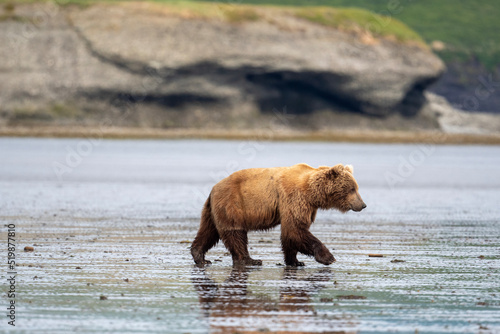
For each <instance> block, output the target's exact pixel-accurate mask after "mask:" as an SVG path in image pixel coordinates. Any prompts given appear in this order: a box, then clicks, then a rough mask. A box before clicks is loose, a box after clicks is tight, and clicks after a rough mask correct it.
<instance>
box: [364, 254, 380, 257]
mask: <svg viewBox="0 0 500 334" xmlns="http://www.w3.org/2000/svg"><path fill="white" fill-rule="evenodd" d="M368 257H384V256H383V255H382V254H368Z"/></svg>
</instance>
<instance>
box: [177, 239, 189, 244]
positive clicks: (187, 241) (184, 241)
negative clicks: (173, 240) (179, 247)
mask: <svg viewBox="0 0 500 334" xmlns="http://www.w3.org/2000/svg"><path fill="white" fill-rule="evenodd" d="M179 243H180V244H190V243H191V241H189V240H182V241H179Z"/></svg>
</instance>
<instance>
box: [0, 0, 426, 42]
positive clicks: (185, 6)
mask: <svg viewBox="0 0 500 334" xmlns="http://www.w3.org/2000/svg"><path fill="white" fill-rule="evenodd" d="M2 2H3V3H4V6H3V7H4V12H5V13H6V15H10V16H11V17H13V18H14V17H16V16H15V4H16V3H33V2H53V3H60V4H61V5H63V4H64V5H68V4H76V5H80V6H87V5H91V4H93V3H99V2H101V3H119V2H122V3H126V2H130V1H114V0H107V1H93V0H64V1H62V0H60V1H58V0H54V1H48V0H47V1H34V0H18V1H3V0H0V3H2ZM151 2H155V3H158V4H163V5H165V7H164V8H165V9H167V11H168V12H169V13H171V14H179V15H181V16H184V17H186V16H187V17H200V18H219V19H224V20H226V21H228V22H231V23H239V22H248V21H258V20H261V19H263V17H262V15H261V14H262V13H265V12H267V10H271V11H273V10H274V11H276V10H277V11H278V12H286V13H287V14H289V15H294V16H297V17H300V18H302V19H305V20H308V21H311V22H314V23H318V24H322V25H325V26H329V27H333V28H337V29H341V30H344V31H351V32H352V31H353V32H368V33H369V34H371V35H372V36H374V37H390V38H393V39H395V40H397V41H400V42H415V43H417V44H419V45H425V42H424V40H423V39H422V38H421V37H420V36H419V34H418V33H416V32H415V31H414V30H412V29H411V28H409V27H408V26H407V25H405V24H403V23H401V22H400V21H399V20H397V19H394V18H392V17H390V16H387V15H379V14H376V13H374V12H371V11H369V10H366V9H362V8H333V7H328V6H295V5H297V4H293V3H290V5H287V6H277V5H282V3H281V2H279V1H276V2H273V0H270V1H269V3H264V2H263V3H262V4H259V3H257V2H256V3H252V1H246V3H245V1H239V0H237V1H219V2H211V1H203V2H198V1H190V0H181V1H178V0H152V1H151ZM256 5H257V6H256ZM259 5H260V6H259ZM7 12H8V13H7ZM265 16H266V17H267V18H268V19H269V17H270V16H271V17H272V12H270V13H267V15H265ZM16 18H18V19H19V17H16ZM264 19H266V18H264Z"/></svg>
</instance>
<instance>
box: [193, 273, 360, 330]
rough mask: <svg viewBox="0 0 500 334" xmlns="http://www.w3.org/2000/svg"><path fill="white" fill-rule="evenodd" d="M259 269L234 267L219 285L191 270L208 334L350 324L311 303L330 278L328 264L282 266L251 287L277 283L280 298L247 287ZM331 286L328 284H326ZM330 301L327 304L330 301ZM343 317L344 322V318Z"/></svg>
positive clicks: (203, 274)
mask: <svg viewBox="0 0 500 334" xmlns="http://www.w3.org/2000/svg"><path fill="white" fill-rule="evenodd" d="M256 270H259V269H255V267H254V268H248V267H242V268H238V267H236V268H233V270H232V271H231V273H230V275H229V277H227V279H226V280H225V281H224V282H222V283H217V282H215V281H214V280H213V279H212V278H210V276H209V274H208V273H207V271H206V269H205V268H195V269H194V271H193V275H192V278H191V279H192V282H193V285H194V287H195V289H196V290H197V291H198V296H199V301H200V306H201V309H202V311H203V314H204V316H205V317H206V318H207V320H208V324H209V327H210V330H209V332H211V333H262V332H263V331H271V332H273V333H318V329H320V328H321V329H322V330H320V332H322V333H325V332H326V333H345V331H343V330H340V331H339V330H336V328H339V327H340V328H342V329H345V328H346V327H351V326H352V323H351V322H350V321H348V320H347V319H345V318H338V317H332V316H325V315H318V313H317V312H316V310H315V308H314V303H313V302H312V297H314V296H315V295H316V294H317V292H318V291H320V290H321V289H323V288H325V287H326V286H327V285H328V282H330V280H331V278H332V277H333V272H332V271H331V270H330V269H328V268H326V269H321V270H317V271H315V272H312V273H310V272H307V271H305V270H304V269H297V268H293V267H285V268H283V272H282V273H281V277H282V279H281V280H280V281H275V280H274V281H266V280H264V281H263V282H262V285H260V284H259V283H257V285H259V286H255V284H256V283H255V281H253V282H252V284H253V285H254V287H255V290H261V289H262V288H263V286H265V285H267V284H269V285H270V286H269V290H268V291H271V290H273V289H272V287H273V286H279V298H273V295H275V294H274V293H273V292H266V293H254V292H252V291H251V290H249V289H248V277H249V274H250V273H251V272H252V271H256ZM330 284H331V283H330ZM332 303H333V302H332V301H330V305H332ZM346 320H347V321H346Z"/></svg>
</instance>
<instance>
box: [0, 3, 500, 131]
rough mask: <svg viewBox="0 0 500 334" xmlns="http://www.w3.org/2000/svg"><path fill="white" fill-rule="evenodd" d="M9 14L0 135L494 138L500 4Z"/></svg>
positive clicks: (150, 7)
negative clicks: (105, 132)
mask: <svg viewBox="0 0 500 334" xmlns="http://www.w3.org/2000/svg"><path fill="white" fill-rule="evenodd" d="M0 4H1V8H0V27H1V28H0V45H1V48H0V56H1V59H2V63H1V64H0V131H2V133H4V134H11V135H12V134H23V133H24V134H26V133H27V134H36V133H37V132H40V131H41V129H43V131H44V132H43V133H45V134H53V135H56V134H59V135H70V136H71V135H74V134H78V133H80V134H81V131H86V130H85V129H96V128H98V129H110V128H114V129H115V135H120V136H125V137H126V136H131V135H134V134H135V135H138V136H147V135H148V134H150V135H151V134H157V135H158V136H161V134H163V135H164V136H168V135H167V134H168V133H169V134H170V136H188V137H189V136H195V137H196V136H199V135H200V133H203V132H200V131H199V130H210V131H212V132H213V133H212V135H217V136H222V137H224V136H230V135H234V134H235V133H239V135H240V136H241V133H243V132H242V131H243V130H247V131H250V132H249V133H250V134H251V133H255V131H256V130H260V131H262V130H266V131H268V132H271V133H272V134H273V135H274V136H279V135H280V134H281V135H283V134H284V133H288V134H289V135H291V136H294V135H300V134H303V133H304V132H306V133H309V134H311V133H318V132H322V133H329V134H330V135H331V134H332V133H341V132H342V131H344V132H353V131H357V132H356V133H358V134H359V133H360V132H366V131H374V130H377V131H380V130H384V131H394V130H396V131H404V132H408V131H410V132H415V131H419V132H421V131H424V132H425V131H431V132H436V131H437V132H444V133H455V134H456V133H458V134H471V133H473V134H482V135H485V134H486V135H491V134H498V131H499V130H500V122H499V119H500V118H499V116H498V112H499V107H498V106H499V103H500V95H499V90H500V76H499V70H498V69H499V63H500V45H499V44H500V42H499V40H498V37H497V33H498V31H499V28H500V27H499V25H500V23H499V21H498V17H499V14H500V5H497V4H495V3H494V2H490V1H485V0H480V1H466V0H463V1H458V2H457V1H452V0H443V1H439V2H435V1H431V0H421V1H408V0H396V1H392V0H391V1H387V0H375V1H362V0H354V1H346V0H323V1H320V0H309V1H296V0H286V1H279V0H238V1H223V2H211V1H204V2H195V1H142V2H139V1H136V2H132V1H81V0H74V1H73V0H69V1H68V0H65V1H0ZM82 128H83V129H84V130H82ZM193 129H194V130H195V131H194V132H193ZM252 131H253V132H252ZM249 133H247V135H248V134H249ZM376 136H377V135H373V137H374V138H376ZM368 139H369V138H368ZM372 139H373V138H372ZM496 140H498V139H496Z"/></svg>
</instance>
